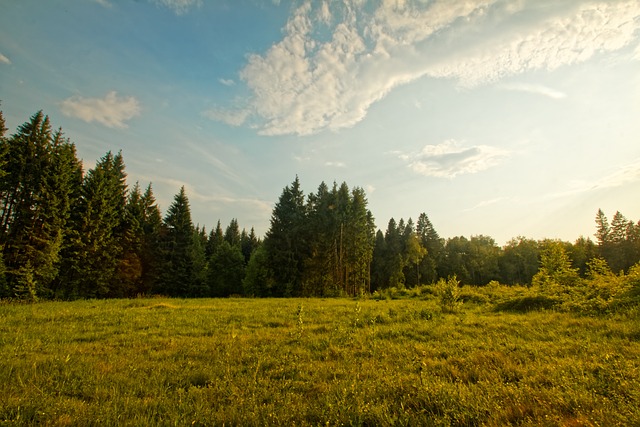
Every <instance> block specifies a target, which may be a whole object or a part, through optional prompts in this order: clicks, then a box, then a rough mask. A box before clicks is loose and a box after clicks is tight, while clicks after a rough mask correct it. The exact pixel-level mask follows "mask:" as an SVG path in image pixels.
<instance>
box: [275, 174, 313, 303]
mask: <svg viewBox="0 0 640 427" xmlns="http://www.w3.org/2000/svg"><path fill="white" fill-rule="evenodd" d="M306 217H307V215H306V211H305V204H304V194H303V193H302V190H301V188H300V181H299V180H298V177H296V179H295V180H294V181H293V183H292V184H291V186H287V187H285V188H284V190H283V191H282V195H281V196H280V199H279V200H278V202H277V203H276V205H275V207H274V209H273V213H272V214H271V226H270V228H269V230H268V231H267V233H266V236H265V241H264V245H265V249H266V252H267V257H268V260H269V265H270V266H271V268H272V269H273V277H274V279H275V282H276V285H275V286H276V288H275V294H276V295H277V296H296V295H299V294H300V292H301V287H302V286H301V285H302V271H303V265H304V260H305V258H306V250H307V247H306V245H307V241H306V236H305V231H306V230H305V220H306Z"/></svg>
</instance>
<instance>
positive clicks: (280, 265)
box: [0, 111, 640, 300]
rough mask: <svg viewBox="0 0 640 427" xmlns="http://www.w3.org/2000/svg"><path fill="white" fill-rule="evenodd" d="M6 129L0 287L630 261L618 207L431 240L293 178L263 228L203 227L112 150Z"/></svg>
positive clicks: (275, 282) (480, 280)
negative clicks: (84, 155)
mask: <svg viewBox="0 0 640 427" xmlns="http://www.w3.org/2000/svg"><path fill="white" fill-rule="evenodd" d="M6 131H7V129H6V127H5V121H4V118H3V116H2V112H0V298H21V299H29V300H35V299H39V298H44V299H51V298H56V299H76V298H122V297H133V296H136V295H150V294H160V295H167V296H173V297H225V296H230V295H245V296H256V297H287V296H338V295H352V296H353V295H360V294H364V293H371V292H374V291H376V290H382V289H385V288H390V287H396V288H401V287H414V286H418V285H420V284H429V283H435V282H437V281H438V280H439V279H441V278H448V277H453V276H455V277H457V278H458V280H459V281H460V282H461V283H463V284H473V285H485V284H487V283H490V282H492V281H499V282H500V283H503V284H526V285H529V284H531V283H532V282H534V281H536V280H538V279H539V277H540V274H541V273H540V272H541V271H542V270H541V266H543V267H544V268H546V269H549V268H550V267H549V265H550V263H551V264H553V262H555V261H553V260H551V261H550V259H551V258H549V254H550V253H556V255H555V258H553V259H559V260H560V261H559V262H562V263H564V264H562V265H565V264H566V263H567V262H568V263H569V265H570V268H571V271H574V272H575V274H576V275H578V276H579V275H582V276H584V275H586V274H588V271H589V265H592V264H593V262H592V261H593V260H594V259H598V260H602V262H605V263H606V264H607V265H608V266H610V267H611V269H612V270H613V271H614V272H618V271H627V270H628V269H629V268H630V267H631V266H632V265H634V264H635V263H637V262H638V260H640V222H638V223H635V222H633V221H630V220H627V219H626V218H625V217H624V216H623V215H622V214H621V213H619V212H616V214H615V215H614V217H613V218H612V221H611V222H609V221H608V219H607V217H606V216H605V214H604V213H603V212H602V211H601V210H600V211H598V213H597V215H596V233H595V237H596V241H595V242H594V241H592V240H591V239H589V238H584V237H581V238H579V239H578V240H576V241H575V242H574V243H569V242H560V241H557V240H540V241H536V240H532V239H527V238H525V237H517V238H514V239H512V240H511V241H510V242H508V243H507V244H506V245H505V246H503V247H499V246H498V245H497V244H496V242H495V241H494V240H493V239H492V238H491V237H488V236H482V235H479V236H472V237H470V238H466V237H463V236H459V237H453V238H449V239H446V240H445V239H443V238H441V237H440V236H439V235H438V233H437V232H436V230H435V228H434V226H433V224H432V223H431V221H430V220H429V218H428V216H427V215H426V213H421V214H420V215H419V216H418V219H417V221H416V222H415V223H414V222H413V220H412V219H411V218H409V219H408V220H406V221H405V220H404V219H400V220H399V221H397V222H396V221H395V219H393V218H392V219H390V220H389V222H388V224H387V227H386V230H385V231H382V230H376V226H375V222H374V218H373V215H372V214H371V212H370V211H369V209H368V208H367V205H368V201H367V198H366V194H365V191H364V190H363V189H362V188H360V187H353V188H349V186H348V185H347V184H346V183H344V182H343V183H342V184H340V185H338V184H337V183H333V185H332V186H328V185H327V184H325V183H324V182H322V183H321V184H320V185H319V186H318V188H317V191H316V192H315V193H311V194H308V195H305V194H304V193H303V191H302V189H301V184H300V181H299V179H298V178H297V177H296V178H295V180H294V181H293V182H292V183H291V184H290V185H287V186H286V187H285V188H284V189H283V191H282V194H281V196H280V198H279V199H278V201H277V202H276V204H275V206H274V209H273V211H272V215H271V220H270V227H269V230H268V231H267V232H266V234H265V236H264V239H260V238H259V237H258V236H256V234H255V232H254V230H253V229H251V230H250V231H247V230H246V229H244V228H243V229H240V226H239V224H238V221H237V220H236V219H233V220H231V222H230V223H229V224H228V225H227V226H226V227H225V228H224V229H223V227H222V225H221V223H220V221H218V222H217V225H216V227H215V228H214V229H212V230H211V231H209V232H207V231H206V229H205V227H201V226H199V225H194V224H193V221H192V219H191V212H190V205H189V200H188V197H187V194H186V191H185V189H184V187H183V188H181V189H180V190H179V192H178V193H177V194H176V195H175V197H174V199H173V202H172V204H171V205H170V206H169V208H168V209H167V211H166V213H165V215H164V216H163V215H162V212H161V211H160V208H159V207H158V205H157V203H156V200H155V197H154V194H153V190H152V186H151V184H149V185H148V186H147V187H145V188H144V189H143V188H142V187H141V186H140V185H139V183H135V184H134V185H133V186H132V187H129V186H128V184H127V181H126V178H127V175H126V172H125V163H124V159H123V156H122V153H120V152H119V153H116V154H113V153H111V152H108V153H106V154H105V155H104V156H103V157H102V158H101V159H99V160H98V161H97V162H96V165H95V167H93V168H91V169H89V170H88V171H84V170H83V166H82V163H81V161H80V160H79V159H78V158H77V154H76V148H75V145H74V144H73V143H72V142H71V141H69V140H68V139H67V138H65V137H64V134H63V132H62V130H61V129H58V130H54V129H53V127H52V125H51V123H50V121H49V118H48V117H47V116H45V115H44V114H43V113H42V111H39V112H37V113H36V114H34V115H33V116H32V117H31V118H30V119H29V120H28V121H27V122H25V123H24V124H23V125H21V126H20V127H18V129H17V131H16V133H15V134H13V135H10V136H7V135H6ZM554 251H555V252H554ZM558 251H559V252H558ZM545 257H546V258H545ZM567 268H569V267H567ZM545 271H546V270H545ZM536 275H537V276H536ZM536 277H538V279H537V278H536Z"/></svg>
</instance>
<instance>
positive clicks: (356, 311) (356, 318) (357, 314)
mask: <svg viewBox="0 0 640 427" xmlns="http://www.w3.org/2000/svg"><path fill="white" fill-rule="evenodd" d="M361 311H362V307H360V303H359V302H356V307H355V308H354V309H353V313H354V314H355V316H354V319H353V327H354V328H357V327H358V326H360V312H361Z"/></svg>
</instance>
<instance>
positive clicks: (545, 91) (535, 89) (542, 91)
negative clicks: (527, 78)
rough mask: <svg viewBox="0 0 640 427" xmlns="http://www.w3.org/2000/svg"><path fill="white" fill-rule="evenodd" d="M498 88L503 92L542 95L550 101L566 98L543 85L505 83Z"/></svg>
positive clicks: (564, 94) (557, 91)
mask: <svg viewBox="0 0 640 427" xmlns="http://www.w3.org/2000/svg"><path fill="white" fill-rule="evenodd" d="M499 87H500V88H501V89H504V90H512V91H516V92H525V93H531V94H534V95H542V96H546V97H548V98H551V99H563V98H566V97H567V94H566V93H564V92H560V91H559V90H555V89H552V88H550V87H547V86H543V85H534V84H527V83H505V84H502V85H500V86H499Z"/></svg>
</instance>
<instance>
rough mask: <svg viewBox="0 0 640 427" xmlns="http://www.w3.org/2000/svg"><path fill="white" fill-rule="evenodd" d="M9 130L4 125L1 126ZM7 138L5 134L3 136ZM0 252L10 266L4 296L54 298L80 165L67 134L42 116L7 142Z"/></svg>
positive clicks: (0, 194) (1, 192)
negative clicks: (57, 129)
mask: <svg viewBox="0 0 640 427" xmlns="http://www.w3.org/2000/svg"><path fill="white" fill-rule="evenodd" d="M0 127H1V128H2V129H4V124H3V123H0ZM3 133H4V131H3ZM1 143H2V148H1V149H0V152H3V153H4V158H3V159H2V160H3V162H4V171H3V172H4V173H3V174H1V175H2V176H1V177H0V247H2V250H3V258H4V262H5V265H6V272H7V285H6V287H5V288H4V293H9V294H10V295H17V296H21V297H25V298H29V299H35V298H38V297H50V296H51V295H52V294H53V286H52V285H53V282H54V280H55V279H56V277H57V274H58V267H59V259H60V258H59V255H60V250H61V248H62V245H63V239H64V237H65V230H66V225H67V220H68V218H69V209H70V204H71V197H72V194H73V193H74V191H75V189H74V188H73V186H74V177H76V176H77V175H78V170H79V162H78V160H77V159H76V157H75V148H74V147H73V145H72V144H71V143H70V142H69V141H68V140H67V139H65V138H64V137H63V135H62V131H61V130H59V131H57V132H55V133H54V132H52V130H51V125H50V122H49V118H48V117H47V116H45V115H44V114H43V113H42V111H39V112H38V113H36V114H34V115H33V116H32V117H31V119H30V121H28V122H26V123H25V124H24V125H22V126H21V127H20V128H19V129H18V132H17V133H16V134H15V135H14V136H12V137H11V138H8V139H7V138H4V135H2V138H1Z"/></svg>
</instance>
